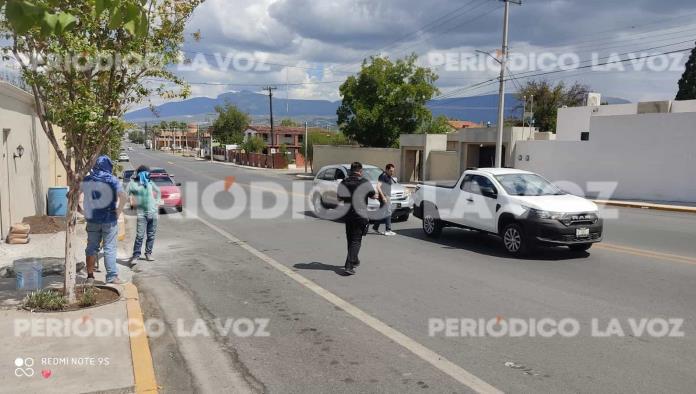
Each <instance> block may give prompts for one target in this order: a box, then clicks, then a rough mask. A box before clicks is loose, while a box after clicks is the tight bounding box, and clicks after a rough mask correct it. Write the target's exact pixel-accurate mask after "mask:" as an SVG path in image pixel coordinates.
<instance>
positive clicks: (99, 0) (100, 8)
mask: <svg viewBox="0 0 696 394" xmlns="http://www.w3.org/2000/svg"><path fill="white" fill-rule="evenodd" d="M109 3H110V2H109V0H96V2H95V4H94V9H95V12H96V16H97V18H99V17H100V16H101V14H102V13H103V12H104V10H106V9H107V8H108V6H109Z"/></svg>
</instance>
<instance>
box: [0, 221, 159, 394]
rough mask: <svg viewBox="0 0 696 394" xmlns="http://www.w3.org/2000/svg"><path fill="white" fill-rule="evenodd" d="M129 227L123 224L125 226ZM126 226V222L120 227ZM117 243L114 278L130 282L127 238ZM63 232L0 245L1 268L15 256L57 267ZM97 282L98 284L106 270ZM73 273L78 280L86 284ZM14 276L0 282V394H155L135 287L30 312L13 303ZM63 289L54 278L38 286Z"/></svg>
mask: <svg viewBox="0 0 696 394" xmlns="http://www.w3.org/2000/svg"><path fill="white" fill-rule="evenodd" d="M129 222H130V223H129ZM127 223H128V224H129V225H132V221H128V222H127ZM84 227H85V226H84V224H78V241H77V242H76V246H75V247H76V248H77V249H78V261H81V262H84V245H85V242H86V233H85V231H84ZM133 232H134V231H132V230H131V231H127V232H126V234H127V235H126V239H125V240H123V241H120V242H119V248H118V258H119V266H118V268H119V276H120V277H121V279H123V280H127V281H130V280H131V277H132V272H131V270H130V269H129V268H128V267H126V266H124V265H123V264H126V263H125V261H126V259H127V258H128V256H129V255H130V248H131V245H132V234H133ZM64 242H65V233H64V232H61V233H57V234H53V235H49V236H37V235H33V236H32V241H31V242H30V243H29V244H27V245H21V246H22V248H15V246H16V245H12V248H7V247H3V248H2V250H3V253H2V254H0V265H8V264H11V263H12V261H14V260H15V259H19V258H37V259H40V260H41V261H52V262H53V263H59V262H60V261H61V259H62V258H63V256H64V253H63V250H64V249H63V248H64ZM100 263H101V272H96V273H95V277H96V282H97V283H99V282H103V281H104V279H105V278H104V275H105V269H104V266H103V259H101V258H100ZM85 275H86V274H85V273H84V271H82V272H79V273H78V283H79V282H81V281H84V280H85ZM14 281H15V279H13V278H4V279H0V347H1V348H2V349H3V355H4V357H2V359H1V360H0V368H2V369H3V370H4V371H7V373H5V374H0V392H2V391H7V390H10V391H15V392H16V391H20V390H21V391H23V392H27V393H30V392H31V393H34V392H66V393H67V392H70V393H89V392H109V393H132V392H145V391H148V392H157V384H156V381H155V376H154V368H153V366H152V359H151V356H150V349H149V346H148V343H147V337H146V335H145V334H144V332H143V331H142V327H143V325H144V323H143V320H142V319H143V318H142V311H141V310H140V305H139V302H138V292H137V289H136V288H135V286H134V285H132V284H130V283H127V284H126V285H124V286H118V287H117V288H118V290H119V291H120V294H121V297H120V299H119V300H118V301H116V302H113V303H111V304H108V305H104V306H99V307H95V308H88V309H83V310H80V311H74V312H57V313H32V312H29V311H26V310H23V309H20V308H19V306H20V304H21V301H22V299H23V296H24V295H25V294H26V293H25V292H18V291H16V290H14V286H15V283H14ZM46 286H57V287H60V286H62V276H61V275H49V276H46V277H44V287H46Z"/></svg>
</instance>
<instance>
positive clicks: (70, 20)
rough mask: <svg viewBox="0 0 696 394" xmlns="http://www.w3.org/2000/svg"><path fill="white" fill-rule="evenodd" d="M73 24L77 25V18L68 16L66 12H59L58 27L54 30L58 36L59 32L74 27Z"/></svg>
mask: <svg viewBox="0 0 696 394" xmlns="http://www.w3.org/2000/svg"><path fill="white" fill-rule="evenodd" d="M75 24H77V18H75V16H73V15H72V14H68V13H67V12H60V13H59V14H58V26H57V28H56V33H57V34H60V32H64V31H67V30H70V29H72V28H73V27H74V26H75Z"/></svg>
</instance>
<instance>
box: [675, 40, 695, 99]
mask: <svg viewBox="0 0 696 394" xmlns="http://www.w3.org/2000/svg"><path fill="white" fill-rule="evenodd" d="M676 100H696V47H694V49H693V51H691V56H689V60H688V61H687V62H686V70H684V74H683V75H682V77H681V79H680V80H679V92H678V93H677V98H676Z"/></svg>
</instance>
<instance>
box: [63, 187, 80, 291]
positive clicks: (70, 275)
mask: <svg viewBox="0 0 696 394" xmlns="http://www.w3.org/2000/svg"><path fill="white" fill-rule="evenodd" d="M79 198H80V183H79V182H74V181H73V182H70V191H69V192H68V216H67V222H68V226H67V227H68V228H67V229H66V231H65V277H64V282H63V285H64V288H63V290H64V294H65V297H66V298H67V299H68V302H69V303H71V304H72V303H75V302H76V301H77V297H76V295H75V283H76V279H77V267H76V264H77V257H76V254H75V248H74V243H75V241H76V239H77V237H76V235H77V205H78V203H79Z"/></svg>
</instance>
